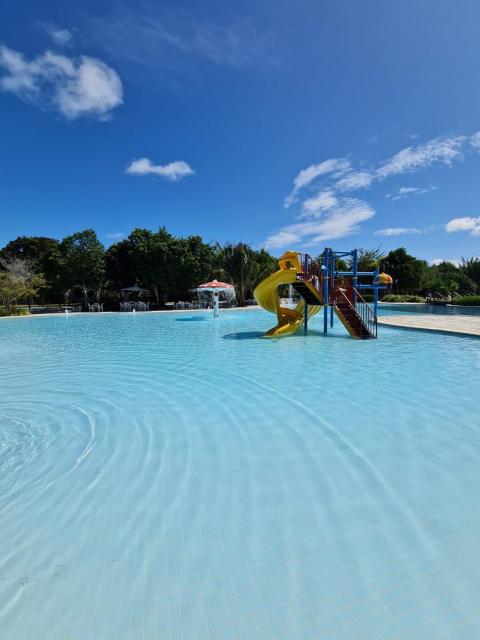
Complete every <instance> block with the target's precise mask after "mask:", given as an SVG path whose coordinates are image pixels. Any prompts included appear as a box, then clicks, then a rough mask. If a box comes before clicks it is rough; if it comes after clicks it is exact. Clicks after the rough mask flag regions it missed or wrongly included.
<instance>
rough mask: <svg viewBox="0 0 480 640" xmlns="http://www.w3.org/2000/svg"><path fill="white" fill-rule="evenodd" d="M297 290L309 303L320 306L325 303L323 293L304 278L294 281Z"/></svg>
mask: <svg viewBox="0 0 480 640" xmlns="http://www.w3.org/2000/svg"><path fill="white" fill-rule="evenodd" d="M292 286H293V288H294V289H295V291H296V292H297V293H298V294H299V295H301V296H302V298H303V299H304V300H305V302H306V303H307V304H310V305H314V306H318V305H321V304H323V302H322V295H321V293H320V292H319V291H317V290H316V289H315V287H314V286H313V285H312V284H311V283H310V282H305V281H304V280H298V281H297V282H294V283H293V285H292Z"/></svg>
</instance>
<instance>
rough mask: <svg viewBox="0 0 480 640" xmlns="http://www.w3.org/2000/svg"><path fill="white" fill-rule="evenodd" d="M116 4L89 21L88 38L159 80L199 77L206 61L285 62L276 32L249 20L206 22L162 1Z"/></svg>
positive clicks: (252, 64)
mask: <svg viewBox="0 0 480 640" xmlns="http://www.w3.org/2000/svg"><path fill="white" fill-rule="evenodd" d="M110 4H111V7H112V8H111V10H110V11H108V12H107V13H105V14H104V15H102V16H101V15H96V16H95V17H92V18H91V19H90V20H89V21H88V22H87V24H86V25H85V29H86V31H88V37H89V38H90V39H92V40H93V41H94V43H95V45H96V46H97V47H100V48H101V49H103V50H104V51H107V53H108V54H109V55H112V56H115V59H119V58H121V59H122V60H124V61H127V62H128V63H131V64H134V65H135V66H137V67H146V68H149V69H152V68H153V69H155V77H158V76H159V74H164V73H172V72H173V73H178V72H184V71H185V70H187V71H188V70H190V71H192V70H193V72H194V73H195V74H196V75H198V72H199V69H200V68H201V66H202V65H204V64H205V63H208V64H213V65H217V66H222V67H229V68H234V69H243V68H250V67H259V66H267V67H271V66H275V65H277V64H278V62H279V60H280V58H281V43H280V42H277V41H276V40H277V39H276V36H275V33H274V32H273V31H271V30H269V29H262V28H259V26H258V24H256V22H255V20H254V19H249V17H248V16H242V17H241V18H235V17H231V18H230V19H226V18H225V16H220V15H218V17H217V18H216V19H210V18H208V19H204V18H202V17H201V16H199V15H193V13H192V12H191V15H189V14H188V12H184V11H182V10H181V9H180V10H177V11H175V12H172V11H170V10H169V9H167V8H165V7H164V6H163V5H164V4H165V3H160V2H150V3H139V2H137V3H134V5H133V4H132V3H130V4H132V7H127V6H126V4H128V3H120V2H117V3H110ZM139 5H143V6H142V7H140V6H139ZM98 13H99V12H97V14H98Z"/></svg>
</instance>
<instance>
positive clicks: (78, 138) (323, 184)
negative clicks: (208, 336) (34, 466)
mask: <svg viewBox="0 0 480 640" xmlns="http://www.w3.org/2000/svg"><path fill="white" fill-rule="evenodd" d="M5 4H7V3H5ZM479 23H480V5H479V4H478V3H477V2H474V1H473V0H472V1H466V0H460V1H457V2H455V3H454V2H451V1H448V2H447V1H445V0H443V1H442V0H423V1H422V2H418V1H411V0H405V1H404V2H402V3H393V2H385V1H384V0H366V1H365V2H361V3H360V2H353V1H351V0H350V1H348V2H347V1H342V0H339V1H336V2H325V1H323V0H316V1H312V2H309V1H299V2H296V3H293V2H284V1H281V0H275V1H270V0H265V1H264V2H262V3H258V2H249V1H246V2H237V3H227V2H224V1H223V2H212V1H205V2H202V3H193V2H192V3H190V2H182V3H178V2H162V3H158V2H121V0H120V1H116V2H113V1H110V2H105V1H98V0H96V1H95V2H93V1H90V0H85V1H84V2H82V3H65V2H58V1H56V2H52V1H51V0H44V1H43V2H41V3H40V2H33V1H21V2H18V3H8V5H7V6H4V7H3V9H2V21H1V23H0V45H1V47H2V48H1V50H0V113H1V117H0V139H1V141H2V144H1V147H0V149H1V151H0V194H1V198H0V220H1V225H0V244H2V245H3V244H4V243H5V242H7V241H8V240H9V239H11V238H13V237H16V236H17V235H23V234H26V235H50V236H54V237H62V236H63V235H66V234H68V233H72V232H74V231H76V230H79V229H83V228H86V227H93V228H95V229H96V230H97V232H98V234H99V237H100V239H101V240H102V241H103V242H104V243H105V244H109V243H111V242H112V241H114V240H115V239H118V238H121V237H123V235H122V234H128V232H130V231H131V229H132V228H134V227H136V226H140V227H148V228H152V229H155V228H157V227H158V226H160V225H165V226H167V228H168V229H169V230H170V231H171V232H172V233H175V234H179V235H187V234H195V233H199V234H201V235H202V236H203V237H204V238H205V239H206V240H209V241H217V240H218V241H226V240H231V241H237V240H243V241H246V242H249V243H252V244H253V245H255V246H263V245H266V246H267V247H269V248H270V250H271V251H272V252H274V253H276V254H278V253H281V252H282V250H283V249H287V248H291V249H299V250H305V249H306V250H308V251H310V252H312V253H314V252H315V251H316V250H318V249H320V248H322V247H323V246H325V245H329V246H333V247H335V248H338V249H350V248H352V247H354V246H357V247H375V246H379V245H381V246H382V247H383V248H384V249H385V250H389V249H390V248H394V247H397V246H400V245H403V246H406V247H407V249H408V250H410V251H411V252H413V253H414V254H416V255H418V256H421V257H424V258H426V259H428V260H435V259H439V258H444V259H452V260H455V259H459V258H460V257H461V256H462V255H463V256H472V255H480V180H479V170H480V134H477V132H479V131H480V83H479V82H478V61H479V60H480V38H478V24H479Z"/></svg>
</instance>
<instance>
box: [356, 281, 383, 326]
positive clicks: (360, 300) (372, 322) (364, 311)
mask: <svg viewBox="0 0 480 640" xmlns="http://www.w3.org/2000/svg"><path fill="white" fill-rule="evenodd" d="M353 291H354V295H355V308H356V310H357V313H358V309H360V317H361V318H362V322H363V324H364V325H365V326H366V327H367V329H368V331H369V333H370V334H371V335H372V336H373V337H374V338H376V337H377V324H378V323H377V314H376V313H375V311H374V310H373V309H372V307H371V306H370V305H369V304H368V302H367V301H366V300H365V298H364V297H363V296H362V294H361V293H360V292H359V291H358V289H356V288H355V287H353Z"/></svg>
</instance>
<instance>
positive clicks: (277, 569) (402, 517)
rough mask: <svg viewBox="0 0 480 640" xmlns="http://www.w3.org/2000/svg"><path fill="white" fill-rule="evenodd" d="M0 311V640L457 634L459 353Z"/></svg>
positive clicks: (463, 349)
mask: <svg viewBox="0 0 480 640" xmlns="http://www.w3.org/2000/svg"><path fill="white" fill-rule="evenodd" d="M272 324H273V321H272V317H271V316H270V315H269V314H266V313H264V312H262V311H257V310H249V311H245V312H242V311H238V312H235V311H231V312H223V313H222V315H221V317H220V318H219V319H218V320H217V321H214V320H213V318H212V317H211V315H210V313H204V312H196V313H191V314H186V313H171V314H153V313H151V314H136V315H133V314H90V315H88V314H85V315H83V314H82V315H80V314H79V315H72V316H70V317H68V318H65V317H43V318H42V317H33V318H12V319H6V320H2V321H0V388H1V398H0V629H1V630H2V633H1V637H2V640H20V639H21V640H30V639H35V640H37V639H42V640H44V639H47V638H48V640H57V639H62V640H67V639H68V640H91V639H95V640H99V639H105V640H110V639H111V640H123V639H124V638H125V639H132V640H136V639H142V640H150V639H153V638H156V639H161V640H163V639H164V638H165V639H171V640H177V639H183V640H187V639H188V640H194V639H198V640H200V639H201V640H204V639H207V640H209V639H215V640H216V639H220V638H221V639H222V640H226V639H230V638H232V639H233V638H235V639H237V640H244V639H247V638H248V639H250V638H252V639H265V640H272V639H278V640H296V639H297V638H298V639H300V640H310V639H315V640H319V639H321V640H323V639H330V640H346V639H348V640H353V639H354V638H355V639H359V638H362V639H365V640H366V639H368V640H386V639H390V638H392V639H393V638H397V639H402V640H403V639H406V638H408V639H415V640H417V639H418V640H425V639H426V638H435V640H440V639H447V638H448V639H457V638H468V639H469V640H472V639H473V638H476V637H480V611H479V607H478V602H479V601H480V543H479V536H478V531H479V525H480V502H479V500H478V495H479V489H480V474H479V456H478V453H479V445H480V418H479V411H478V394H479V383H478V380H479V377H480V342H479V341H478V340H475V339H472V338H464V337H454V336H448V335H440V334H429V333H423V332H415V331H412V332H407V331H399V330H395V329H391V328H386V327H380V328H379V336H380V337H379V339H378V340H376V341H355V340H352V339H350V338H349V337H348V336H347V335H346V333H345V332H344V330H343V328H342V327H339V326H338V323H337V326H336V327H335V328H334V330H333V332H332V333H330V334H329V335H328V336H327V337H324V336H323V335H322V334H321V326H322V320H321V318H318V317H317V318H315V319H314V320H312V322H311V323H310V333H309V335H308V336H303V335H302V334H301V333H300V334H298V335H295V336H292V337H289V338H285V339H280V340H263V339H261V338H260V336H261V333H262V332H263V331H265V330H266V329H268V328H269V327H270V326H272Z"/></svg>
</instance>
